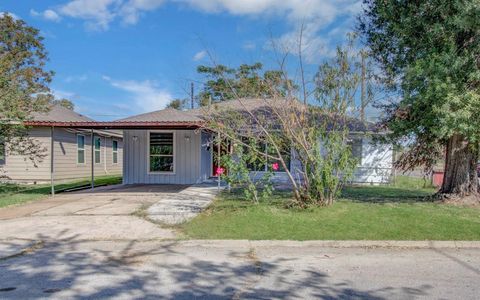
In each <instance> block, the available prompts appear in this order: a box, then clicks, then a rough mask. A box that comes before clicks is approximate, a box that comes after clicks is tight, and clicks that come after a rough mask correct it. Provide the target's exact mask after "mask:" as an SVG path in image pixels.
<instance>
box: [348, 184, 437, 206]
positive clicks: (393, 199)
mask: <svg viewBox="0 0 480 300" xmlns="http://www.w3.org/2000/svg"><path fill="white" fill-rule="evenodd" d="M434 193H435V191H434V190H433V189H405V188H397V187H392V186H348V187H345V188H344V189H343V190H342V194H341V198H342V200H347V201H353V202H367V203H414V202H433V200H432V199H431V197H429V196H432V195H433V194H434Z"/></svg>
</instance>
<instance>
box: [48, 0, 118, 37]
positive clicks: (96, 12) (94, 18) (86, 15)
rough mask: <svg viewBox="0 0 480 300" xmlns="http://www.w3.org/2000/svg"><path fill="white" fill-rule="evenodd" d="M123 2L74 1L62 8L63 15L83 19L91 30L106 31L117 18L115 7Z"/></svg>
mask: <svg viewBox="0 0 480 300" xmlns="http://www.w3.org/2000/svg"><path fill="white" fill-rule="evenodd" d="M120 3H121V0H73V1H70V2H68V3H67V4H65V5H63V6H60V7H59V8H58V10H57V12H58V13H59V14H61V15H64V16H68V17H72V18H78V19H83V20H85V21H86V23H85V25H86V27H87V28H88V29H91V30H106V29H108V26H109V24H110V22H111V21H113V19H114V17H115V12H114V11H115V10H116V9H115V7H117V6H118V5H119V4H120Z"/></svg>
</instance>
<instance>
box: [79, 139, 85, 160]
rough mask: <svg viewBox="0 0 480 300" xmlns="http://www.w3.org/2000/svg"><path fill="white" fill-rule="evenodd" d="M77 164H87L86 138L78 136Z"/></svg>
mask: <svg viewBox="0 0 480 300" xmlns="http://www.w3.org/2000/svg"><path fill="white" fill-rule="evenodd" d="M77 163H78V164H84V163H85V136H83V135H77Z"/></svg>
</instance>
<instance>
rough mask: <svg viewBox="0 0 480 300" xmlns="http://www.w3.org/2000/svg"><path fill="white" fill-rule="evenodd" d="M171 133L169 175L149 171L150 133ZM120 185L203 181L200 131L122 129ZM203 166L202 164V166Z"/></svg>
mask: <svg viewBox="0 0 480 300" xmlns="http://www.w3.org/2000/svg"><path fill="white" fill-rule="evenodd" d="M155 131H162V132H173V133H174V165H175V167H174V169H175V171H174V172H173V173H171V174H166V173H151V172H149V165H148V157H149V145H148V136H149V133H150V132H155ZM123 137H124V147H125V150H124V151H125V156H124V171H123V183H124V184H140V183H142V184H194V183H200V182H202V181H203V174H202V170H201V169H202V163H201V161H202V159H201V155H202V154H201V152H202V150H201V148H202V134H201V133H200V132H198V131H195V130H125V131H124V134H123ZM204 167H205V166H204Z"/></svg>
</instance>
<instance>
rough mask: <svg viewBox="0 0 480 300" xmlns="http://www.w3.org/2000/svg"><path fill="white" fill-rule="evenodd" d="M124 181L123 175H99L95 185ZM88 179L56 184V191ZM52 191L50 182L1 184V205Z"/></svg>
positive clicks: (16, 202) (32, 199)
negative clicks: (39, 183)
mask: <svg viewBox="0 0 480 300" xmlns="http://www.w3.org/2000/svg"><path fill="white" fill-rule="evenodd" d="M121 182H122V177H121V176H99V177H96V178H95V185H111V184H118V183H121ZM89 183H90V181H89V180H88V179H83V180H75V181H71V182H66V183H62V184H57V185H55V191H56V192H57V193H58V192H62V191H64V190H66V189H71V188H75V187H80V186H84V185H87V184H89ZM50 193H51V187H50V185H49V184H41V185H25V184H11V183H1V184H0V207H6V206H10V205H19V204H23V203H27V202H30V201H35V200H40V199H43V198H45V197H47V196H48V195H50Z"/></svg>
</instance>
